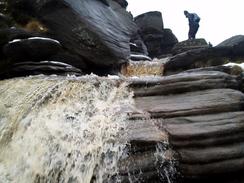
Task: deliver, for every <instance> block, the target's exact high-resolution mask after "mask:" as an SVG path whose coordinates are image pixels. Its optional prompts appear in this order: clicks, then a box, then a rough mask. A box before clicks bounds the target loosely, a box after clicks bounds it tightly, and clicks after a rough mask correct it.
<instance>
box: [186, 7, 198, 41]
mask: <svg viewBox="0 0 244 183" xmlns="http://www.w3.org/2000/svg"><path fill="white" fill-rule="evenodd" d="M184 14H185V16H186V18H188V21H189V32H188V39H195V37H196V33H197V31H198V28H199V22H200V17H199V16H198V15H197V14H196V13H189V12H188V11H186V10H185V11H184Z"/></svg>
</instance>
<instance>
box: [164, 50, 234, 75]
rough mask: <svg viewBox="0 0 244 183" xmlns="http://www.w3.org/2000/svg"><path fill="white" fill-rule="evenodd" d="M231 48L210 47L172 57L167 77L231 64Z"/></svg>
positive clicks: (166, 71) (168, 64)
mask: <svg viewBox="0 0 244 183" xmlns="http://www.w3.org/2000/svg"><path fill="white" fill-rule="evenodd" d="M230 57H231V48H229V47H211V48H210V47H209V48H199V49H193V50H189V51H186V52H183V53H180V54H177V55H175V56H173V57H171V59H170V61H169V62H167V63H166V64H165V75H170V74H173V73H179V72H181V71H185V70H188V69H194V68H201V67H209V66H218V65H223V64H225V63H228V62H229V58H230Z"/></svg>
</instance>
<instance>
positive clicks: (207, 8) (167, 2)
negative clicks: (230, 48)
mask: <svg viewBox="0 0 244 183" xmlns="http://www.w3.org/2000/svg"><path fill="white" fill-rule="evenodd" d="M127 1H128V3H129V6H128V8H127V10H128V11H131V13H132V14H133V15H134V16H137V15H139V14H142V13H145V12H148V11H160V12H161V13H162V16H163V22H164V27H165V28H170V29H171V30H172V31H173V33H174V34H175V35H176V37H177V38H178V40H179V41H183V40H186V39H187V37H188V36H187V35H188V29H189V28H188V20H187V18H185V16H184V14H183V11H184V10H188V11H189V12H190V13H191V12H195V13H197V14H198V15H199V16H200V17H201V21H200V28H199V30H198V33H197V35H196V37H197V38H205V39H206V41H207V42H211V43H212V44H213V45H216V44H218V43H220V42H222V41H224V40H225V39H227V38H230V37H231V36H234V35H239V34H242V35H244V20H243V19H244V0H127Z"/></svg>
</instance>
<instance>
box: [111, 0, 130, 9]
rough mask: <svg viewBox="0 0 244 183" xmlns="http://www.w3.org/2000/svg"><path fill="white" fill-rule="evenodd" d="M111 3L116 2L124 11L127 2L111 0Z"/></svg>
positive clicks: (124, 0)
mask: <svg viewBox="0 0 244 183" xmlns="http://www.w3.org/2000/svg"><path fill="white" fill-rule="evenodd" d="M113 1H115V2H117V3H118V4H119V5H120V6H121V7H123V8H125V9H126V8H127V6H128V2H127V1H126V0H113Z"/></svg>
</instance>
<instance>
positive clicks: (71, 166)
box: [0, 76, 133, 183]
mask: <svg viewBox="0 0 244 183" xmlns="http://www.w3.org/2000/svg"><path fill="white" fill-rule="evenodd" d="M0 101H1V102H0V183H9V182H11V183H32V182H35V183H44V182H45V183H46V182H50V183H55V182H62V183H90V182H97V183H101V182H119V180H117V179H116V178H115V179H114V177H113V175H116V173H117V161H118V159H119V158H120V157H121V155H122V152H123V149H124V147H125V144H124V143H121V142H119V140H118V137H119V131H120V130H122V129H123V128H125V127H126V125H127V115H126V112H123V109H126V108H127V107H129V106H130V105H131V104H132V102H133V100H132V95H131V93H130V92H129V91H128V90H127V87H126V84H125V83H122V82H120V81H118V80H117V81H114V80H111V79H110V80H109V79H108V80H106V79H101V78H98V77H93V78H85V79H84V78H83V79H82V78H79V79H78V78H64V77H62V78H61V77H45V76H42V77H33V78H25V79H24V78H19V79H11V80H5V81H0Z"/></svg>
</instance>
